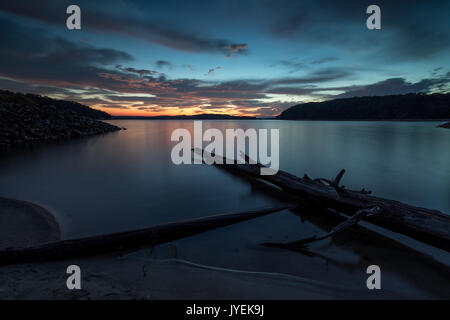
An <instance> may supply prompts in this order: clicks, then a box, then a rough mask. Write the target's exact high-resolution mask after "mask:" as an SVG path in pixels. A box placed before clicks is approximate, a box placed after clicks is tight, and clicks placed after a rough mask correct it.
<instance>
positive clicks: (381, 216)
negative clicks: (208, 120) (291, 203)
mask: <svg viewBox="0 0 450 320" xmlns="http://www.w3.org/2000/svg"><path fill="white" fill-rule="evenodd" d="M194 152H195V153H197V154H200V155H202V154H203V156H204V157H211V156H213V155H211V154H208V153H206V152H205V153H202V152H203V150H194ZM245 159H246V161H247V162H248V156H245ZM223 163H226V159H225V158H224V160H223ZM215 165H216V166H219V167H221V168H223V169H225V170H230V171H233V172H234V173H239V174H244V175H247V176H250V177H253V178H257V179H261V180H264V181H266V182H269V183H272V184H274V185H276V186H278V187H280V188H281V189H282V190H284V191H285V192H287V193H289V194H291V195H294V196H296V197H298V198H299V199H301V200H302V201H307V202H309V203H311V204H313V205H314V206H319V207H323V208H331V209H333V210H336V211H339V212H342V213H344V214H347V215H353V214H355V213H357V212H358V211H360V210H363V209H368V208H374V207H378V208H380V211H379V213H378V214H376V215H371V216H367V217H365V218H364V220H366V221H368V222H370V223H373V224H375V225H378V226H380V227H383V228H385V229H388V230H391V231H394V232H398V233H400V234H403V235H406V236H409V237H411V238H413V239H416V240H418V241H421V242H423V243H426V244H428V245H431V246H434V247H437V248H440V249H443V250H445V251H447V252H450V216H449V215H447V214H443V213H441V212H439V211H437V210H430V209H425V208H421V207H415V206H411V205H408V204H404V203H401V202H399V201H395V200H390V199H384V198H380V197H374V196H371V195H370V193H371V192H370V191H366V190H365V189H362V190H361V191H355V190H347V189H345V188H344V187H342V186H339V182H340V180H341V178H342V176H343V174H344V173H345V170H341V172H339V173H338V175H337V176H336V178H335V179H333V180H331V181H330V180H327V179H322V178H320V179H311V178H309V177H308V176H307V175H304V177H303V178H299V177H297V176H295V175H293V174H290V173H287V172H284V171H281V170H280V171H278V172H277V173H276V174H275V175H261V174H260V169H261V168H262V167H263V166H262V165H261V164H259V163H258V164H249V163H246V164H238V163H235V164H226V165H225V164H223V165H222V164H215Z"/></svg>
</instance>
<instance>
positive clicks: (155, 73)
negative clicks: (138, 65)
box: [116, 64, 159, 77]
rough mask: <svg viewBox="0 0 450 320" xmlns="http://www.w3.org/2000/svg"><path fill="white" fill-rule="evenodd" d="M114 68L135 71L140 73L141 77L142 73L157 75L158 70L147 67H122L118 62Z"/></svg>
mask: <svg viewBox="0 0 450 320" xmlns="http://www.w3.org/2000/svg"><path fill="white" fill-rule="evenodd" d="M116 68H117V69H119V70H121V71H125V72H130V73H136V74H138V75H140V76H141V77H142V76H144V75H159V72H157V71H153V70H147V69H135V68H132V67H128V68H124V67H122V66H121V65H120V64H119V65H117V66H116Z"/></svg>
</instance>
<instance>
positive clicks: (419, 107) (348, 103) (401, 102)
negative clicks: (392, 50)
mask: <svg viewBox="0 0 450 320" xmlns="http://www.w3.org/2000/svg"><path fill="white" fill-rule="evenodd" d="M277 118H278V119H292V120H406V119H413V120H419V119H450V93H447V94H438V93H435V94H422V93H411V94H405V95H390V96H372V97H354V98H348V99H335V100H329V101H324V102H310V103H303V104H299V105H296V106H293V107H291V108H289V109H287V110H285V111H283V112H282V113H281V114H280V115H278V116H277Z"/></svg>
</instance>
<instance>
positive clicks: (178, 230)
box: [0, 205, 295, 265]
mask: <svg viewBox="0 0 450 320" xmlns="http://www.w3.org/2000/svg"><path fill="white" fill-rule="evenodd" d="M294 207H295V205H283V206H277V207H271V208H264V209H261V210H252V211H246V212H239V213H229V214H219V215H214V216H208V217H204V218H197V219H189V220H184V221H178V222H171V223H166V224H161V225H157V226H153V227H149V228H145V229H140V230H133V231H127V232H120V233H112V234H107V235H99V236H93V237H87V238H80V239H73V240H64V241H57V242H52V243H46V244H42V245H38V246H34V247H27V248H11V249H6V250H3V251H0V265H8V264H18V263H29V262H41V261H49V260H59V259H67V258H74V257H80V256H91V255H98V254H102V253H107V252H111V251H119V252H124V251H127V250H133V249H139V248H143V247H154V246H156V245H158V244H162V243H165V242H169V241H174V240H177V239H181V238H184V237H188V236H191V235H194V234H198V233H201V232H205V231H208V230H212V229H216V228H220V227H224V226H227V225H231V224H234V223H238V222H241V221H245V220H249V219H254V218H258V217H261V216H265V215H268V214H270V213H274V212H277V211H280V210H284V209H292V208H294Z"/></svg>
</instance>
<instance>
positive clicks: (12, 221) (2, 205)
mask: <svg viewBox="0 0 450 320" xmlns="http://www.w3.org/2000/svg"><path fill="white" fill-rule="evenodd" d="M60 239H61V231H60V228H59V224H58V222H57V221H56V219H55V218H54V216H53V215H52V214H51V213H50V212H48V211H47V210H46V209H44V208H42V207H41V206H38V205H36V204H33V203H30V202H27V201H21V200H14V199H8V198H3V197H0V249H4V248H8V247H27V246H31V245H36V244H40V243H45V242H51V241H57V240H60Z"/></svg>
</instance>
